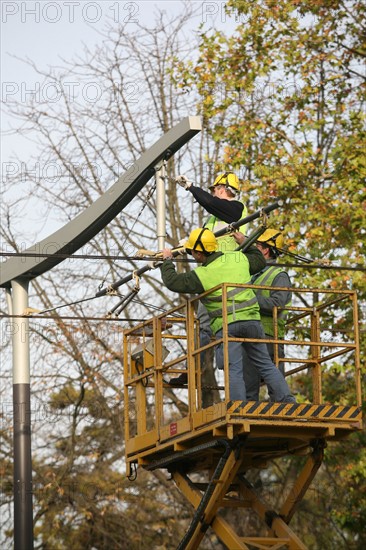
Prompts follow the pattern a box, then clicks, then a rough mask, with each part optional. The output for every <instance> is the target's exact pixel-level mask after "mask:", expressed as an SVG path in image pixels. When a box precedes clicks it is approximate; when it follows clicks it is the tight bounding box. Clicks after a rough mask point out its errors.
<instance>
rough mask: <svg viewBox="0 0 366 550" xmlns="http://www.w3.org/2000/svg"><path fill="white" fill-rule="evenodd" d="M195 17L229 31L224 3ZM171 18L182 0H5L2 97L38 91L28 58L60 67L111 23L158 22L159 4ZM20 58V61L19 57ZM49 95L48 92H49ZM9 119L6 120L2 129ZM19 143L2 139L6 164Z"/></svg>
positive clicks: (204, 5)
mask: <svg viewBox="0 0 366 550" xmlns="http://www.w3.org/2000/svg"><path fill="white" fill-rule="evenodd" d="M192 3H193V4H194V8H195V12H196V17H195V19H194V20H193V21H192V26H194V27H195V28H197V26H198V25H199V23H201V22H204V23H206V24H207V25H208V26H215V27H217V26H219V27H223V26H224V27H227V25H228V24H230V21H229V19H228V18H227V16H226V15H225V12H224V7H225V4H226V2H224V1H201V0H199V1H194V2H191V4H192ZM157 5H158V6H159V8H160V9H164V10H166V12H167V13H168V14H171V15H173V14H178V13H180V12H181V11H182V8H183V7H182V1H180V0H160V2H154V1H151V0H147V1H141V0H134V1H132V2H129V1H121V0H119V1H118V0H114V1H109V0H106V1H103V0H99V1H89V0H79V1H74V0H57V1H48V0H42V1H30V0H27V1H13V0H1V2H0V7H1V81H2V86H1V99H2V101H3V102H6V101H7V99H11V98H13V99H21V100H23V99H24V100H26V99H27V98H28V99H29V97H30V95H31V94H32V93H34V91H35V90H36V86H37V83H39V81H40V75H37V74H36V73H35V72H34V71H33V70H32V68H31V67H29V66H28V65H26V64H25V63H23V62H22V61H20V59H25V58H28V59H30V60H31V61H32V62H34V63H35V64H36V65H37V66H38V67H39V68H41V69H47V68H48V67H52V66H57V65H60V64H62V61H61V59H62V58H64V59H67V60H70V59H72V58H73V57H74V56H75V54H77V53H78V52H81V51H82V49H83V44H86V45H87V46H88V47H89V48H90V49H93V45H94V44H96V43H97V42H98V41H100V40H101V37H100V36H99V35H98V31H102V30H103V29H105V28H106V26H107V25H108V24H109V23H111V22H115V23H117V22H124V23H127V24H128V25H131V28H133V26H135V25H136V23H143V24H145V25H149V24H151V25H153V24H154V12H155V11H156V6H157ZM16 58H19V59H16ZM45 93H46V91H45ZM8 124H9V120H8V119H7V118H6V117H4V115H3V116H2V128H3V130H4V129H5V130H6V129H7V127H8ZM16 149H17V141H16V140H14V139H13V138H11V137H10V136H9V135H7V137H6V139H4V137H2V161H3V162H4V160H7V159H9V158H11V155H12V151H14V150H16Z"/></svg>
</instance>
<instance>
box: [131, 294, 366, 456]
mask: <svg viewBox="0 0 366 550" xmlns="http://www.w3.org/2000/svg"><path fill="white" fill-rule="evenodd" d="M233 287H242V288H253V286H252V285H233V284H232V283H230V284H228V283H225V284H223V285H221V288H222V296H223V304H225V303H226V296H227V292H228V289H232V288H233ZM216 288H219V287H216ZM216 288H215V289H212V290H210V291H208V292H206V293H205V294H203V295H202V296H198V297H195V298H192V299H190V300H187V302H186V303H185V304H184V305H181V306H179V307H176V308H173V309H171V310H169V311H167V312H166V313H163V314H160V315H158V316H156V317H154V318H152V319H150V320H148V321H144V322H142V323H140V324H138V325H136V326H135V327H133V328H131V329H128V330H125V331H124V336H123V361H124V405H125V438H126V449H127V453H130V454H133V453H134V452H135V451H140V450H141V449H147V448H149V447H152V446H155V445H156V444H158V442H161V441H162V440H164V439H166V438H169V437H174V430H177V431H179V433H189V432H190V431H191V430H192V426H193V421H192V418H193V416H194V415H195V414H196V413H199V412H200V411H202V408H203V407H202V393H203V392H204V391H205V387H204V384H203V382H202V373H201V368H200V354H201V353H202V352H203V351H207V350H208V349H210V348H214V347H215V346H217V345H220V344H223V346H224V368H223V371H222V374H223V376H222V375H221V378H223V383H222V384H221V385H218V387H217V389H218V391H219V395H220V399H221V401H225V402H228V401H230V396H229V383H228V381H229V360H228V351H227V350H228V344H229V342H230V341H234V340H240V341H245V339H239V338H231V337H229V336H228V332H227V329H226V323H227V314H226V309H225V305H224V307H223V320H224V330H223V335H222V338H221V339H219V340H214V339H212V341H211V342H210V343H209V344H207V345H206V346H203V347H200V345H199V322H198V320H197V318H196V316H195V308H196V306H197V303H198V300H199V299H200V298H202V297H203V296H206V295H208V294H210V292H213V291H214V290H216ZM255 288H261V289H272V290H273V287H269V286H261V287H255ZM276 290H279V291H286V290H291V292H292V296H293V300H292V303H293V305H291V306H286V310H287V311H288V319H287V325H286V326H287V331H286V336H285V339H279V338H278V329H277V318H278V315H279V313H280V308H275V310H274V311H273V322H274V338H273V339H270V340H269V339H268V340H267V339H266V340H253V339H251V340H250V341H252V342H253V341H254V342H255V341H258V342H263V341H264V342H271V343H273V344H274V346H275V362H276V363H277V364H279V363H280V362H281V361H282V362H284V363H285V364H286V372H285V376H286V378H287V381H288V382H289V386H290V388H291V389H292V390H293V391H295V393H299V394H300V398H301V399H303V400H304V401H305V402H309V403H312V404H313V405H314V404H315V405H321V404H322V403H323V402H324V395H323V388H322V380H323V376H324V374H325V373H326V372H329V369H331V368H333V367H334V366H335V365H336V366H337V367H339V365H338V364H337V363H336V362H335V360H336V359H337V358H340V357H342V356H343V362H346V366H345V367H344V368H346V370H347V375H348V378H349V377H351V378H352V380H353V384H352V387H353V389H352V394H351V396H350V394H348V399H349V400H351V401H352V402H348V403H347V405H354V406H357V407H361V404H362V396H361V367H360V351H359V346H360V343H359V330H358V311H357V296H356V293H355V292H354V291H352V290H331V289H329V290H328V289H312V290H309V289H294V288H291V289H284V288H276ZM300 297H301V299H300ZM308 304H310V305H308ZM345 312H346V314H345ZM346 317H347V325H344V323H341V320H342V319H345V318H346ZM341 324H342V328H341V329H340V328H338V327H339V326H340V325H341ZM278 344H284V345H285V350H286V356H285V357H284V358H279V357H278V352H277V350H276V346H277V345H278ZM182 372H187V374H188V384H187V385H186V386H184V387H172V386H170V385H169V380H170V378H171V377H174V376H176V375H177V374H180V373H182ZM300 376H303V377H305V378H306V380H307V381H308V382H309V384H308V386H309V388H310V390H309V393H308V394H306V395H301V391H299V392H298V391H297V390H296V382H297V380H298V379H299V377H300ZM294 388H295V389H294ZM342 399H343V398H342V396H339V399H338V400H337V401H338V403H340V404H342V405H344V404H345V403H344V402H343V401H342ZM334 404H337V403H334ZM214 406H215V404H213V407H214ZM207 418H209V415H208V416H207Z"/></svg>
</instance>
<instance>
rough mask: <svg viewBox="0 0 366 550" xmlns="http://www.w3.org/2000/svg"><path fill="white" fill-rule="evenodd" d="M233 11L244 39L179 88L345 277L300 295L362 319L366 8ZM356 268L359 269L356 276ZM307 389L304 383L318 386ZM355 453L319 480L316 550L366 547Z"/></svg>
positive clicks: (205, 35) (253, 191) (320, 275)
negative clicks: (322, 296)
mask: <svg viewBox="0 0 366 550" xmlns="http://www.w3.org/2000/svg"><path fill="white" fill-rule="evenodd" d="M227 9H228V12H229V13H231V14H235V15H236V18H237V20H238V22H239V25H238V26H237V28H236V30H235V32H234V33H233V34H232V35H230V36H226V35H225V34H224V33H222V32H219V31H217V30H212V31H211V32H207V31H206V30H202V32H201V42H200V46H199V56H198V59H197V61H194V60H190V61H188V62H185V61H182V60H177V62H176V71H175V78H176V82H177V85H178V86H180V87H181V88H182V89H183V90H188V89H189V88H191V87H196V88H197V91H198V92H199V94H200V96H201V100H200V103H199V111H200V113H201V114H202V116H203V119H204V121H205V124H206V130H207V132H208V133H209V134H210V135H211V137H212V139H213V140H214V141H216V142H217V143H220V146H224V151H225V155H224V164H225V166H231V167H232V168H234V169H235V168H236V169H240V170H241V175H242V179H243V190H244V192H245V193H246V194H247V196H248V201H249V204H250V206H251V207H252V208H255V207H258V206H260V205H261V204H262V203H263V202H266V201H268V199H269V198H270V197H272V196H276V197H279V198H282V199H283V200H284V201H285V204H284V207H283V208H282V209H281V211H279V212H278V214H277V216H276V218H275V219H274V220H270V223H273V224H274V225H275V227H281V226H282V227H283V229H284V231H285V234H287V241H288V245H289V252H292V253H294V252H296V253H297V254H299V255H301V256H306V257H307V258H309V259H313V261H315V262H316V263H321V262H328V265H334V266H339V267H340V269H338V270H337V269H336V267H335V268H334V269H332V270H330V271H329V270H325V269H320V268H317V269H314V268H312V267H310V266H309V267H307V268H306V269H301V270H294V271H293V278H294V279H295V281H296V283H295V284H298V285H299V286H300V287H315V288H328V287H331V288H348V287H349V286H350V285H352V288H355V289H357V290H358V295H359V299H360V306H361V307H360V313H361V317H362V312H364V300H365V285H364V270H365V245H366V239H365V230H364V227H365V222H366V215H365V213H366V209H365V205H366V203H365V197H366V194H365V191H366V189H365V175H366V165H365V156H364V148H365V127H364V122H365V95H364V90H365V76H364V70H363V67H364V62H365V55H366V52H365V49H364V42H363V36H364V30H365V27H364V20H365V6H364V4H362V3H361V2H358V1H352V2H343V1H329V2H318V1H309V2H279V3H278V2H273V1H271V0H263V1H260V2H250V1H248V2H246V1H235V0H232V1H229V2H228V4H227ZM223 121H224V122H223ZM349 267H351V268H352V267H355V268H356V269H355V270H354V271H351V270H350V271H347V268H349ZM357 268H358V269H357ZM302 299H303V301H304V303H306V300H305V297H303V298H302ZM307 305H310V304H309V303H307ZM349 315H350V310H349V309H345V310H343V311H340V313H339V320H338V321H337V327H334V328H336V329H340V330H342V329H345V327H346V324H347V320H348V319H349ZM361 326H362V325H361ZM361 364H362V365H364V364H365V344H364V336H363V339H362V346H361ZM349 368H350V367H349V362H348V361H347V360H345V361H342V362H338V363H337V362H335V363H334V365H333V366H332V368H331V369H330V370H329V372H328V373H327V384H326V386H325V388H324V391H325V399H326V400H327V399H329V402H334V399H335V398H337V397H339V395H340V394H342V398H343V396H344V398H345V399H347V395H348V393H347V391H348V390H347V388H348V380H349V376H352V373H351V371H350V370H349ZM306 379H307V377H306V376H303V377H302V380H301V382H303V383H305V384H306ZM350 446H352V447H354V448H357V452H356V453H355V454H354V455H353V456H357V459H356V460H354V458H353V457H352V456H351V455H350V454H348V450H345V448H344V447H343V445H341V444H340V445H339V447H334V448H333V449H332V454H331V453H329V455H327V461H326V467H325V468H324V469H323V470H322V473H321V476H320V480H319V476H318V477H317V486H318V487H321V488H322V490H324V495H328V496H327V497H324V499H323V498H320V499H319V501H320V502H319V501H318V502H316V505H315V506H314V503H312V511H313V513H314V514H316V515H317V517H322V516H324V517H326V518H328V519H330V520H331V522H330V523H329V524H328V528H326V532H325V533H324V534H323V535H322V534H321V531H322V530H323V529H324V528H325V527H324V525H323V526H322V527H321V528H320V529H319V531H318V530H316V528H314V529H312V531H313V533H311V532H310V531H307V529H306V528H304V527H303V528H302V527H301V525H300V524H302V525H304V526H307V525H308V524H310V522H311V524H312V525H314V523H313V519H310V518H309V517H308V518H306V519H305V517H306V509H305V510H303V511H302V512H301V513H300V515H299V516H298V517H299V525H298V526H299V528H300V530H299V534H300V535H301V531H303V534H304V540H305V541H308V544H309V547H311V548H315V545H316V544H318V546H316V547H318V548H328V547H329V548H332V547H334V543H335V541H337V546H339V547H344V548H351V547H352V548H360V547H362V546H363V545H364V541H363V529H362V526H361V524H362V521H363V517H364V513H365V511H364V510H365V508H364V503H363V502H361V500H358V501H357V502H356V498H357V496H358V497H359V495H360V491H361V489H360V486H359V482H360V479H363V468H364V465H363V464H364V459H363V456H364V452H363V448H364V435H363V434H359V435H356V436H354V437H353V439H352V443H350ZM360 457H362V458H360ZM359 458H360V460H359ZM356 461H357V462H356ZM340 471H342V472H344V474H342V477H343V476H344V479H347V484H346V485H343V480H340V479H339V476H338V472H340ZM346 472H349V473H346ZM281 479H282V480H283V479H284V476H283V475H282V474H281ZM318 484H319V485H318ZM329 486H331V487H332V489H333V491H332V497H331V500H332V503H334V504H335V502H337V503H338V502H339V501H341V502H345V501H346V502H347V504H348V506H347V508H346V507H343V506H342V505H341V506H340V509H339V512H336V511H335V510H330V509H329V508H328V505H327V503H326V499H327V498H329V492H328V491H327V487H329ZM346 495H347V497H346ZM344 499H345V500H344ZM350 504H351V506H350ZM318 505H319V506H318ZM303 514H304V515H303ZM294 521H296V519H294ZM315 538H316V539H317V540H318V541H319V542H318V543H317V542H316V540H315ZM361 541H362V542H361Z"/></svg>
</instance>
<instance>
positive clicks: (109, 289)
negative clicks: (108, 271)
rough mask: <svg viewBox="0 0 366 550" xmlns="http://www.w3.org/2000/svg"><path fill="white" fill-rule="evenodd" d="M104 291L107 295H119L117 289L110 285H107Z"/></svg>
mask: <svg viewBox="0 0 366 550" xmlns="http://www.w3.org/2000/svg"><path fill="white" fill-rule="evenodd" d="M105 293H106V294H107V295H108V296H119V294H118V292H117V290H116V289H115V288H113V286H112V285H110V286H109V287H107V288H106V291H105Z"/></svg>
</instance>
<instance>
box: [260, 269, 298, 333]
mask: <svg viewBox="0 0 366 550" xmlns="http://www.w3.org/2000/svg"><path fill="white" fill-rule="evenodd" d="M282 272H283V269H281V268H280V267H277V266H275V265H273V266H270V267H268V268H267V269H265V270H264V271H263V273H261V274H260V275H259V276H258V277H256V278H255V281H254V283H255V284H256V285H259V286H261V285H262V286H271V285H272V283H273V281H274V280H275V278H276V277H277V275H279V273H282ZM255 293H256V295H257V296H258V295H262V296H263V297H264V298H269V297H270V295H271V291H270V290H269V289H264V288H258V289H255ZM284 293H285V291H284ZM290 305H291V297H290V299H289V300H288V301H287V303H286V304H284V306H285V307H286V306H290ZM287 315H288V312H287V311H286V310H285V309H283V310H281V311H279V312H278V315H277V327H278V330H277V334H278V337H279V338H283V337H284V336H285V325H286V318H287ZM261 321H262V325H263V328H264V332H265V333H266V334H268V335H269V336H274V326H273V316H272V315H269V314H265V313H263V312H262V311H261Z"/></svg>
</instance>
